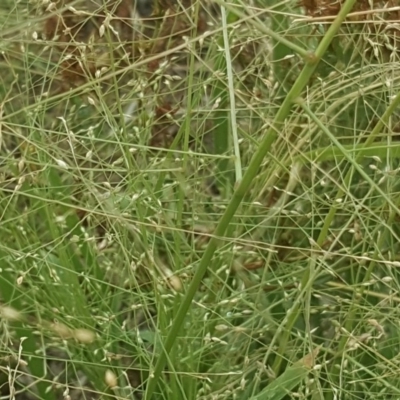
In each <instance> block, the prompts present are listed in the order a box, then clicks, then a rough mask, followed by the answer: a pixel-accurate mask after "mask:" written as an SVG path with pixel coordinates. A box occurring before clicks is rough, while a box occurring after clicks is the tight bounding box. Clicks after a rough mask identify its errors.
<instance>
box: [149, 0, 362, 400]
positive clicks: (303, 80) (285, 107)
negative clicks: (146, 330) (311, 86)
mask: <svg viewBox="0 0 400 400" xmlns="http://www.w3.org/2000/svg"><path fill="white" fill-rule="evenodd" d="M355 2H356V0H346V2H345V3H344V5H343V7H342V9H341V11H340V13H339V14H338V16H337V18H336V19H335V21H334V22H333V23H332V25H331V26H330V28H329V29H328V31H327V32H326V34H325V36H324V38H323V39H322V41H321V43H320V45H319V46H318V48H317V50H316V51H315V54H314V55H313V56H312V57H310V58H309V60H308V61H307V63H306V64H305V66H304V68H303V70H302V72H301V73H300V75H299V77H298V78H297V80H296V82H295V83H294V85H293V87H292V89H291V90H290V92H289V93H288V95H287V96H286V98H285V100H284V102H283V103H282V105H281V107H280V109H279V111H278V113H277V114H276V117H275V120H274V122H273V124H272V125H271V127H270V128H269V129H268V131H267V132H266V134H265V138H264V140H263V141H262V142H261V144H260V146H259V148H258V150H257V151H256V153H255V154H254V156H253V158H252V160H251V161H250V164H249V167H248V168H247V170H246V172H245V174H244V176H243V179H242V181H241V182H240V183H239V185H238V187H237V189H236V190H235V192H234V193H233V196H232V199H231V201H230V202H229V204H228V206H227V208H226V210H225V213H224V214H223V215H222V217H221V219H220V221H219V223H218V225H217V227H216V229H215V232H214V235H213V237H212V238H211V240H210V242H209V243H208V246H207V248H206V250H205V252H204V254H203V257H202V259H201V261H200V264H199V266H198V268H197V270H196V273H195V274H194V277H193V279H192V282H191V284H190V285H189V287H188V289H187V292H186V295H185V297H184V299H183V300H182V303H181V306H180V308H179V310H178V312H177V314H176V318H175V320H174V322H173V324H172V327H171V330H170V332H169V334H168V336H167V338H166V340H165V342H164V346H163V352H162V353H161V355H160V357H159V358H158V360H157V363H156V366H155V368H154V371H153V373H152V374H150V376H151V378H150V379H149V381H148V385H147V390H146V393H145V399H146V400H149V399H151V397H152V395H153V393H154V390H155V388H156V386H157V383H158V380H159V379H160V376H161V372H162V371H163V369H164V367H165V365H166V362H167V358H168V354H169V352H170V351H171V349H172V347H173V345H174V344H175V341H176V339H177V337H178V335H179V331H180V329H181V326H182V324H183V321H184V319H185V316H186V314H187V312H188V310H189V308H190V305H191V303H192V300H193V298H194V296H195V294H196V292H197V290H198V287H199V285H200V283H201V281H202V279H203V276H204V275H205V273H206V272H207V269H208V268H209V266H210V264H211V260H212V257H213V255H214V253H215V251H216V250H217V248H218V246H219V244H220V243H221V238H223V236H224V234H225V232H226V230H227V229H228V227H229V224H230V222H231V220H232V218H233V216H234V215H235V213H236V210H237V209H238V207H239V206H240V204H241V202H242V200H243V198H244V196H245V194H246V193H247V191H248V190H249V188H250V186H251V184H252V182H253V179H254V178H255V177H256V175H257V173H258V170H259V168H260V165H261V163H262V161H263V159H264V157H265V156H266V155H267V154H268V152H269V151H270V149H271V146H272V144H273V143H274V141H275V140H276V138H277V136H278V131H279V129H280V128H281V127H282V126H283V122H284V120H285V119H286V118H287V116H288V115H289V113H290V110H291V108H292V105H293V102H294V100H295V99H297V98H298V97H299V96H300V95H301V93H302V91H303V89H304V88H305V86H306V85H307V83H308V81H309V79H310V78H311V76H312V74H313V73H314V71H315V68H316V67H317V65H318V62H319V60H320V59H321V58H322V57H323V55H324V54H325V52H326V50H327V49H328V47H329V44H330V43H331V41H332V39H333V38H334V36H335V35H336V33H337V32H338V30H339V28H340V25H341V24H342V22H343V21H344V19H345V18H346V15H347V14H348V13H349V12H350V11H351V9H352V7H353V6H354V4H355Z"/></svg>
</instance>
